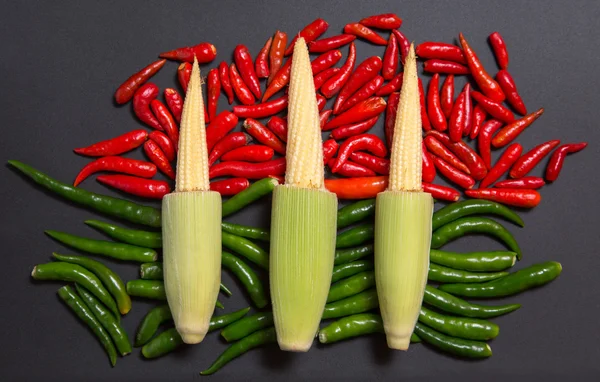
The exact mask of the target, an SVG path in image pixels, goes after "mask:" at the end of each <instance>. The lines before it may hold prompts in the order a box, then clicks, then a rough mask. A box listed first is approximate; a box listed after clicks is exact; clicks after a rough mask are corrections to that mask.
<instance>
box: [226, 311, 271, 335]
mask: <svg viewBox="0 0 600 382" xmlns="http://www.w3.org/2000/svg"><path fill="white" fill-rule="evenodd" d="M271 326H273V313H272V312H259V313H256V314H253V315H252V316H248V317H244V318H242V319H241V320H239V321H236V322H234V323H233V324H231V325H229V326H227V327H226V328H225V329H223V330H221V336H223V338H225V341H227V342H231V341H237V340H241V339H242V338H244V337H247V336H249V335H250V334H252V333H254V332H256V331H258V330H261V329H264V328H268V327H271Z"/></svg>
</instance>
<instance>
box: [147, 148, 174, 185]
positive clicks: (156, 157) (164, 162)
mask: <svg viewBox="0 0 600 382" xmlns="http://www.w3.org/2000/svg"><path fill="white" fill-rule="evenodd" d="M144 153H146V155H147V156H148V158H149V159H150V160H151V161H152V163H154V164H155V165H156V167H158V169H159V170H160V171H161V172H162V173H164V174H165V175H166V176H168V177H169V178H171V179H175V171H174V170H173V167H172V166H171V163H169V159H168V158H167V156H166V155H165V153H164V152H163V151H162V150H161V149H160V147H159V146H158V145H157V144H156V143H155V142H154V141H147V142H146V143H144Z"/></svg>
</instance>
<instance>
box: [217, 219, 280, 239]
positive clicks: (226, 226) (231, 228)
mask: <svg viewBox="0 0 600 382" xmlns="http://www.w3.org/2000/svg"><path fill="white" fill-rule="evenodd" d="M221 229H222V230H223V231H225V232H228V233H231V234H233V235H236V236H241V237H245V238H246V239H254V240H260V241H269V240H270V239H271V233H270V232H269V230H268V229H264V228H258V227H251V226H247V225H241V224H233V223H226V222H222V223H221Z"/></svg>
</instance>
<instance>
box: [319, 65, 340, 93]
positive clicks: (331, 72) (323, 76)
mask: <svg viewBox="0 0 600 382" xmlns="http://www.w3.org/2000/svg"><path fill="white" fill-rule="evenodd" d="M339 71H340V68H329V69H325V70H323V71H322V72H321V73H319V74H317V75H316V76H315V77H314V81H315V90H319V89H320V88H321V86H323V84H324V83H325V81H327V80H328V79H330V78H331V77H333V76H335V75H336V73H337V72H339Z"/></svg>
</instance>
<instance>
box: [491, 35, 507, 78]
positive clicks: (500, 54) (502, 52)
mask: <svg viewBox="0 0 600 382" xmlns="http://www.w3.org/2000/svg"><path fill="white" fill-rule="evenodd" d="M490 45H491V46H492V49H493V50H494V56H496V62H498V66H499V67H500V69H502V70H506V69H508V51H507V50H506V43H505V42H504V39H503V38H502V36H501V35H500V33H498V32H494V33H492V34H491V35H490Z"/></svg>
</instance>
